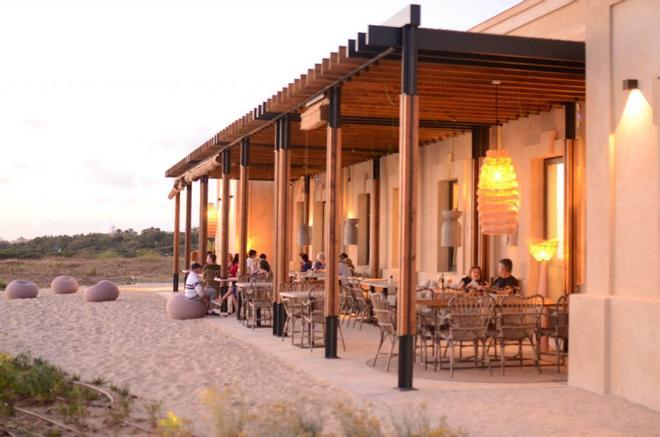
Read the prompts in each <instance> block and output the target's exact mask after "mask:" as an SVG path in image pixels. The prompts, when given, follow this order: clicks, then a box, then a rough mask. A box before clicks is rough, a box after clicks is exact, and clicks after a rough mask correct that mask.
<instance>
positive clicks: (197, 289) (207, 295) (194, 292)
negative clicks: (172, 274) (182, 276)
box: [184, 263, 217, 308]
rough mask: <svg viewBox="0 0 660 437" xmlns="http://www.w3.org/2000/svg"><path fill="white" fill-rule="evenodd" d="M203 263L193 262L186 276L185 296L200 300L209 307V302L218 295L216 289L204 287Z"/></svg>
mask: <svg viewBox="0 0 660 437" xmlns="http://www.w3.org/2000/svg"><path fill="white" fill-rule="evenodd" d="M201 274H202V265H201V264H200V263H192V265H191V266H190V272H189V273H188V276H187V277H186V284H185V286H184V296H185V297H187V298H188V299H192V300H199V301H201V302H202V303H204V304H205V305H206V307H207V308H208V306H209V302H210V301H211V300H212V299H215V298H216V297H217V294H216V291H215V290H214V289H212V288H209V289H207V290H204V288H203V287H202V278H201V276H200V275H201Z"/></svg>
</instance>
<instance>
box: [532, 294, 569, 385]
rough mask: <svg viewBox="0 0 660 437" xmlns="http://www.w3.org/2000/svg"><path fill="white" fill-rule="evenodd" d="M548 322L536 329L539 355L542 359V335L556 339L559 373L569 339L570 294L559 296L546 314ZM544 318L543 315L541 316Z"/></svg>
mask: <svg viewBox="0 0 660 437" xmlns="http://www.w3.org/2000/svg"><path fill="white" fill-rule="evenodd" d="M545 319H546V320H547V323H545V327H544V326H543V325H544V324H543V323H541V324H540V326H539V328H538V330H537V331H536V342H537V345H539V347H537V356H538V360H539V362H540V361H541V348H540V343H541V337H549V338H553V339H554V340H555V355H556V357H557V373H559V372H560V371H561V365H562V364H563V363H564V362H565V359H566V358H565V354H564V347H565V345H566V342H567V341H568V295H567V294H565V295H563V296H562V297H560V298H559V300H558V301H557V304H556V305H555V306H554V308H550V313H549V314H547V315H546V316H545ZM541 320H543V317H542V318H541ZM540 368H541V367H540V366H539V370H540Z"/></svg>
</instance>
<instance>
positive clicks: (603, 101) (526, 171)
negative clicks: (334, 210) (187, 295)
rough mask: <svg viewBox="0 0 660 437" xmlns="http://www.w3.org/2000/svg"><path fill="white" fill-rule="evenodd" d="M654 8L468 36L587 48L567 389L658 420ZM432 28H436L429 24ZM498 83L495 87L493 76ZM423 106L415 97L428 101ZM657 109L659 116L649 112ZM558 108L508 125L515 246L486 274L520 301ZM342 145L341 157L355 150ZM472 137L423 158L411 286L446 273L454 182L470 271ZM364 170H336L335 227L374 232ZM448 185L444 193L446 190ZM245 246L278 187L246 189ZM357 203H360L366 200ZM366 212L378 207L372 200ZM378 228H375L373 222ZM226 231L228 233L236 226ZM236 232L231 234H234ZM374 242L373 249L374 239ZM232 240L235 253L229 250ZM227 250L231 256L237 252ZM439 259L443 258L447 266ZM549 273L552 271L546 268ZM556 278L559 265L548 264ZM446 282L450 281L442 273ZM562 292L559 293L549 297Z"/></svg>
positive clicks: (384, 237) (548, 17)
mask: <svg viewBox="0 0 660 437" xmlns="http://www.w3.org/2000/svg"><path fill="white" fill-rule="evenodd" d="M658 23H660V2H656V1H651V0H622V1H611V0H599V1H597V0H528V1H524V2H522V3H521V4H520V5H518V6H515V7H514V8H511V9H510V10H507V11H505V12H504V13H502V14H500V15H498V16H497V17H493V18H492V19H490V20H488V21H486V22H484V23H482V24H480V25H478V26H475V27H474V28H473V29H471V30H472V31H474V32H487V33H504V34H511V35H520V36H532V37H540V38H556V39H571V40H578V41H585V42H586V47H587V101H586V102H578V138H577V140H576V142H575V154H576V172H575V178H576V186H577V187H578V188H579V189H578V192H576V196H577V201H576V209H575V233H576V240H577V241H576V253H577V254H576V257H577V258H578V259H577V260H574V261H573V262H576V263H577V264H578V266H577V282H578V289H577V293H574V294H572V296H571V303H570V324H571V328H570V350H569V352H570V353H569V356H570V360H569V384H570V385H573V386H576V387H582V388H585V389H588V390H591V391H594V392H598V393H603V394H606V393H607V394H612V395H616V396H621V397H623V398H626V399H628V400H631V401H633V402H637V403H640V404H643V405H646V406H648V407H650V408H652V409H654V410H657V411H660V394H659V393H660V366H659V365H658V364H657V363H658V362H659V360H660V344H658V342H657V341H655V340H656V338H657V336H658V335H657V333H658V332H660V286H659V285H658V284H660V270H659V269H658V261H659V260H660V259H659V258H660V214H659V211H658V209H659V207H660V153H659V150H660V140H659V138H658V120H659V119H660V115H658V114H659V113H660V110H659V109H658V108H660V56H658V54H659V53H660V49H659V47H660V27H659V26H658ZM428 24H430V23H428ZM494 79H496V78H494ZM624 79H638V80H639V90H633V91H629V90H623V89H622V81H623V80H624ZM422 98H423V96H422ZM654 110H655V111H654ZM564 143H565V131H564V109H563V108H554V109H552V110H550V111H548V112H544V113H540V114H535V115H530V116H525V115H523V114H521V117H520V118H519V119H518V120H516V121H513V122H510V123H507V124H506V125H504V127H503V147H504V148H505V149H506V150H508V151H509V152H510V154H511V156H512V158H513V162H514V165H515V168H516V172H517V174H518V180H519V182H520V185H521V198H522V200H521V207H520V220H519V228H518V234H517V236H515V238H508V239H507V238H504V237H492V238H491V244H490V252H489V260H490V261H489V264H490V266H489V267H490V271H491V272H493V271H494V265H495V262H496V261H497V259H499V258H501V257H505V256H506V257H509V258H511V259H512V260H513V262H514V266H515V267H514V268H515V270H514V274H515V275H516V276H518V277H520V278H521V279H522V283H523V289H524V290H525V291H526V292H532V293H533V292H535V291H536V287H537V285H536V284H537V282H538V275H539V266H538V263H536V262H535V261H534V260H533V259H532V258H531V256H530V255H529V251H528V248H527V242H528V241H529V239H530V238H533V237H542V235H541V234H542V229H541V228H540V227H541V226H542V224H540V223H542V220H543V217H542V216H541V214H542V212H541V210H542V209H543V208H542V204H541V202H543V173H542V172H543V170H542V169H543V167H542V163H543V160H544V159H548V158H553V157H561V156H562V154H563V151H564ZM349 146H350V145H345V147H349ZM470 152H471V136H470V134H462V135H458V136H456V137H454V138H450V139H448V140H445V141H442V142H438V143H435V144H431V145H426V146H424V147H422V149H421V160H420V161H421V171H420V174H418V175H417V176H418V177H419V181H420V184H419V187H420V189H419V190H418V193H417V194H418V202H419V205H420V211H421V214H420V216H419V220H418V221H417V226H418V230H417V235H418V239H417V246H418V247H417V249H418V253H419V254H420V256H419V261H418V265H417V270H418V272H419V273H418V281H419V282H425V281H427V280H437V278H438V276H439V275H440V274H441V273H443V272H446V269H443V266H444V265H445V264H446V259H445V258H446V256H447V255H446V249H445V248H440V247H439V235H440V232H439V229H440V224H441V218H440V211H441V210H442V209H447V208H446V206H445V204H446V200H447V199H446V195H445V194H443V193H444V192H445V191H444V190H445V189H446V184H447V183H448V182H449V181H456V183H457V184H458V198H457V205H458V209H459V210H461V211H462V212H463V215H462V218H461V219H460V220H459V221H460V223H461V224H462V232H463V237H464V238H463V245H462V246H461V247H460V248H458V250H457V253H456V272H457V273H456V274H461V273H465V272H466V271H467V270H468V268H469V266H470V265H471V260H472V253H470V251H471V245H470V241H471V236H472V233H473V227H474V223H473V222H472V216H473V210H472V208H473V205H472V200H471V199H472V192H473V191H474V187H473V186H472V182H471V181H472V171H473V170H472V165H471V156H470ZM372 165H373V164H372V162H371V161H367V162H364V163H361V164H357V165H353V166H351V167H347V168H345V169H344V170H343V196H344V197H343V215H342V217H353V218H361V221H360V224H359V227H360V229H361V232H364V229H366V228H368V227H369V223H367V222H365V220H364V217H358V216H359V215H360V214H361V211H362V212H363V208H361V202H363V201H364V199H365V198H364V197H360V196H361V195H365V194H369V195H373V193H372V178H373V171H372ZM380 173H381V186H380V234H379V235H378V236H377V238H378V239H379V246H380V262H379V265H378V270H379V272H380V274H381V276H389V275H392V276H395V277H396V276H397V274H398V266H397V257H396V256H395V255H396V254H397V253H398V247H397V244H398V243H397V232H398V231H397V229H398V227H397V226H398V225H397V223H398V217H397V215H396V214H397V211H398V192H397V189H398V183H399V182H398V181H399V179H398V178H399V175H398V156H397V155H396V154H391V155H388V156H386V157H384V158H382V159H381V161H380ZM324 181H325V175H323V174H321V175H319V176H318V177H317V178H312V180H311V193H310V197H311V200H310V216H309V217H310V224H311V225H312V228H313V238H312V245H311V246H310V247H309V248H307V250H308V251H309V252H310V253H311V254H312V255H313V254H315V253H316V252H319V251H322V250H323V237H322V235H323V234H322V231H321V229H320V225H321V223H322V222H323V215H324V212H323V208H324V203H323V202H324V200H325V186H324ZM443 184H444V185H443ZM250 187H251V188H250V191H251V195H250V207H249V211H250V219H249V229H250V231H249V238H250V248H252V247H255V248H256V249H257V250H259V251H265V252H267V253H269V254H271V253H273V252H274V249H273V243H272V242H273V239H272V233H273V229H274V228H273V185H272V183H269V182H251V183H250ZM290 190H291V196H290V199H291V205H290V210H289V211H291V215H290V217H291V225H290V232H289V235H288V238H289V241H290V244H289V247H290V250H289V255H290V259H289V263H290V268H292V269H294V268H296V265H297V261H296V255H297V253H298V252H299V251H300V250H301V248H299V247H297V246H296V236H295V230H296V228H297V225H298V223H299V222H300V220H301V214H300V213H299V211H300V208H301V207H302V201H303V192H302V191H303V182H302V181H296V182H294V183H292V184H291V188H290ZM361 199H362V200H361ZM372 201H373V200H372ZM371 220H373V217H371ZM232 223H233V222H232ZM232 229H233V230H232V231H231V233H232V234H233V235H235V233H236V230H235V226H234V224H232ZM372 238H375V237H374V236H372ZM232 241H234V243H232ZM236 250H237V248H236V244H235V240H233V239H232V240H230V251H236ZM344 250H345V251H346V252H347V253H348V254H349V256H350V257H351V258H352V259H353V260H354V262H355V264H356V265H357V266H358V270H361V271H363V272H370V271H371V266H370V264H371V260H369V262H367V263H364V262H359V260H364V259H365V258H364V254H362V255H361V254H360V253H359V250H360V248H359V247H357V246H346V247H344ZM443 257H444V258H443ZM551 268H553V267H552V265H551ZM554 268H555V269H559V270H561V265H555V266H554ZM447 274H448V275H450V274H451V273H447ZM562 291H563V289H558V288H557V286H556V284H555V286H554V288H552V289H551V290H550V293H551V295H553V294H554V297H556V296H557V295H558V293H560V292H562Z"/></svg>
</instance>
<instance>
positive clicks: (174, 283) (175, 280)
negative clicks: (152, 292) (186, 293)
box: [172, 272, 179, 293]
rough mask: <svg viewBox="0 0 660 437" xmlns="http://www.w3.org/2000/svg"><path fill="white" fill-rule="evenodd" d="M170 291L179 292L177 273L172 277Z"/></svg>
mask: <svg viewBox="0 0 660 437" xmlns="http://www.w3.org/2000/svg"><path fill="white" fill-rule="evenodd" d="M172 289H173V290H174V292H175V293H176V292H177V291H179V272H176V273H174V275H173V277H172Z"/></svg>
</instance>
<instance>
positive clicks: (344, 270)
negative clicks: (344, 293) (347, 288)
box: [338, 253, 355, 277]
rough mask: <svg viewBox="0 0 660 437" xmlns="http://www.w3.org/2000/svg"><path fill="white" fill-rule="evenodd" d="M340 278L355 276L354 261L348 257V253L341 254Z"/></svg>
mask: <svg viewBox="0 0 660 437" xmlns="http://www.w3.org/2000/svg"><path fill="white" fill-rule="evenodd" d="M338 270H339V271H338V273H339V276H342V277H348V276H355V272H354V268H353V261H351V259H350V258H349V257H348V254H346V253H340V254H339V269H338Z"/></svg>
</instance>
